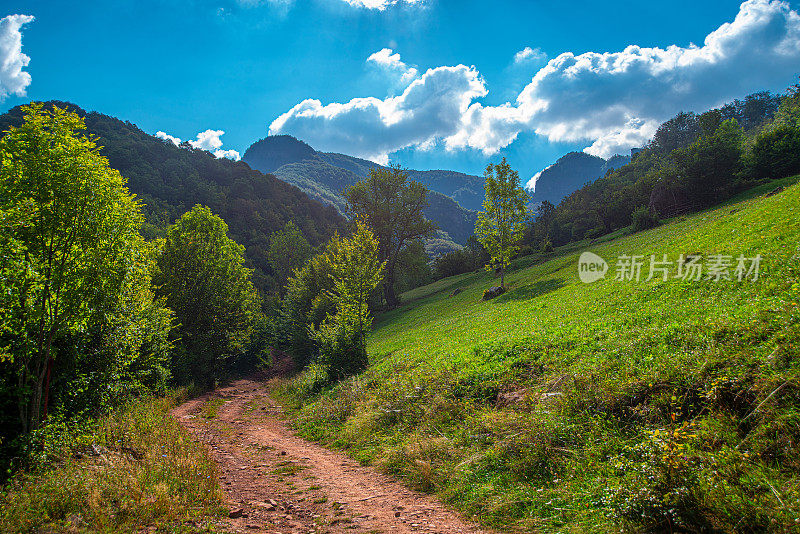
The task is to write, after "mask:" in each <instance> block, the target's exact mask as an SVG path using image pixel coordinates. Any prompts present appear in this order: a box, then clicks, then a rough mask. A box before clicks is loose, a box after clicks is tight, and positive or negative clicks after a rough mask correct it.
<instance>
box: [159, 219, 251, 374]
mask: <svg viewBox="0 0 800 534" xmlns="http://www.w3.org/2000/svg"><path fill="white" fill-rule="evenodd" d="M251 274H252V271H251V270H250V269H247V268H246V267H245V266H244V247H243V246H242V245H239V244H238V243H236V242H235V241H234V240H232V239H230V238H229V237H228V225H226V224H225V221H223V220H222V219H221V218H219V217H217V216H216V215H214V214H213V213H211V210H210V209H208V208H206V207H204V206H195V207H194V208H192V210H191V211H188V212H186V213H185V214H184V215H183V216H182V217H181V218H180V219H178V221H177V222H176V223H175V224H174V225H172V226H171V227H170V228H169V229H168V230H167V237H166V238H165V240H164V245H163V250H162V252H161V255H160V256H159V258H158V272H157V274H156V276H155V277H154V279H153V281H154V282H155V284H156V286H157V287H158V291H159V293H160V294H161V295H163V296H164V297H166V303H167V306H169V308H171V309H172V310H174V311H175V315H176V318H177V320H178V322H179V323H180V326H179V327H178V329H177V335H178V336H179V338H180V339H178V340H177V351H176V352H177V361H176V362H175V368H176V375H177V377H178V379H180V380H183V381H186V382H188V381H192V380H196V381H198V382H201V383H202V384H203V385H206V386H211V385H213V382H214V379H215V378H216V377H217V376H218V375H219V373H220V371H221V370H222V368H223V364H224V363H225V361H226V360H227V359H229V358H232V357H236V356H238V355H240V354H242V353H243V352H244V351H245V350H246V348H247V345H248V343H249V341H250V337H251V335H252V333H253V327H254V324H255V322H256V319H257V315H258V313H259V311H258V308H259V296H258V293H257V292H256V289H255V287H253V283H252V282H251V280H250V277H251Z"/></svg>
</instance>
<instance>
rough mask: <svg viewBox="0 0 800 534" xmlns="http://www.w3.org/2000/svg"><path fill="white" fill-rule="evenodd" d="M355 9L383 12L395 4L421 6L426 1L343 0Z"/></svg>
mask: <svg viewBox="0 0 800 534" xmlns="http://www.w3.org/2000/svg"><path fill="white" fill-rule="evenodd" d="M343 1H344V2H347V3H348V4H350V5H351V6H353V7H362V8H365V9H377V10H378V11H383V10H384V9H386V8H387V7H389V6H393V5H395V4H410V5H414V4H421V3H423V2H424V0H343Z"/></svg>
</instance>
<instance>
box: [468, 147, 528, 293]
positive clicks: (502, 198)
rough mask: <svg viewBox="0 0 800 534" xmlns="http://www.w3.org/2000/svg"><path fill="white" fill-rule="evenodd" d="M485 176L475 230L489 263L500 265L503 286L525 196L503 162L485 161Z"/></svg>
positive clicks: (517, 238) (524, 218)
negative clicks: (480, 207) (486, 163)
mask: <svg viewBox="0 0 800 534" xmlns="http://www.w3.org/2000/svg"><path fill="white" fill-rule="evenodd" d="M484 176H485V177H486V185H485V188H486V200H484V201H483V211H482V212H480V213H478V221H477V222H476V223H475V233H476V234H477V236H478V239H479V240H480V242H481V243H482V244H483V246H484V247H485V248H486V251H487V252H488V253H489V255H490V257H491V262H492V264H494V265H496V266H497V267H499V268H500V287H502V288H504V289H505V273H506V266H507V265H508V262H509V261H510V260H511V258H513V257H514V254H516V252H517V251H518V250H519V247H518V246H517V244H518V243H519V241H520V239H522V235H523V232H524V231H525V221H527V220H528V208H527V206H526V204H527V201H528V195H527V193H525V191H524V190H523V189H522V186H521V185H520V182H519V173H517V171H515V170H513V169H512V168H511V166H510V165H509V164H508V163H507V162H506V158H503V160H502V161H501V162H500V163H499V164H497V165H493V164H491V163H490V164H489V166H488V167H486V172H485V173H484Z"/></svg>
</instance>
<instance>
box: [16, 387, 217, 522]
mask: <svg viewBox="0 0 800 534" xmlns="http://www.w3.org/2000/svg"><path fill="white" fill-rule="evenodd" d="M181 399H185V397H182V396H176V395H172V396H165V397H161V398H155V397H146V398H142V399H139V400H136V401H133V402H130V403H126V404H125V405H124V406H122V407H120V408H119V409H117V410H116V411H115V412H114V413H113V414H110V415H108V416H105V417H101V418H99V419H97V420H94V421H90V422H85V423H84V424H82V425H53V426H52V427H48V428H46V429H45V430H43V431H41V432H37V433H36V434H35V435H34V437H33V440H32V441H33V442H35V443H36V445H37V446H36V452H35V454H34V455H33V458H32V465H30V466H29V469H28V470H27V471H25V472H23V473H20V474H18V475H17V476H15V477H14V478H12V479H11V481H10V482H9V483H8V484H7V485H6V487H5V488H4V489H3V491H2V492H1V493H0V532H4V533H5V532H8V533H17V532H50V531H52V532H64V531H71V532H140V531H142V530H146V529H148V528H151V529H153V530H157V531H171V532H174V531H182V532H201V531H207V529H208V528H210V527H212V526H213V524H214V522H215V521H216V520H218V519H219V518H220V517H222V516H223V513H224V509H223V507H222V493H221V490H220V488H219V485H218V481H217V474H216V468H215V466H214V462H213V461H212V460H211V458H210V457H209V456H208V452H207V450H206V449H205V448H204V447H203V446H202V445H200V444H199V443H197V441H196V440H194V439H193V438H192V437H191V436H189V435H188V434H187V433H186V432H185V431H184V430H183V429H182V428H181V427H180V425H179V424H178V422H177V421H176V420H175V419H173V418H172V417H171V416H170V415H169V413H168V412H169V409H170V408H172V407H173V406H174V405H175V404H176V403H177V402H178V401H180V400H181Z"/></svg>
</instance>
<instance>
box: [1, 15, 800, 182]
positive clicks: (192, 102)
mask: <svg viewBox="0 0 800 534" xmlns="http://www.w3.org/2000/svg"><path fill="white" fill-rule="evenodd" d="M1 8H2V9H1V10H0V18H2V17H6V16H7V15H14V14H17V15H26V16H27V17H16V18H14V17H6V18H5V19H3V21H2V22H0V60H2V62H3V63H2V64H3V65H5V66H4V67H2V70H0V108H2V110H6V109H8V108H10V107H12V106H15V105H18V104H21V103H26V102H28V101H30V100H49V99H58V100H68V101H72V102H74V103H76V104H78V105H80V106H82V107H84V108H86V109H89V110H96V111H100V112H102V113H106V114H109V115H114V116H117V117H119V118H122V119H125V120H130V121H131V122H134V123H136V124H137V125H139V126H140V127H141V128H142V129H143V130H145V131H146V132H149V133H152V134H155V133H156V132H163V135H162V136H163V137H167V135H169V136H173V137H175V138H180V139H183V140H192V141H193V142H194V143H195V144H196V145H197V146H201V147H203V148H207V149H210V150H212V151H219V152H218V153H219V155H220V156H228V157H235V153H234V152H228V151H235V152H239V153H244V150H245V149H246V148H247V147H248V146H249V145H250V144H251V143H252V142H254V141H256V140H257V139H259V138H261V137H264V136H265V135H267V134H268V133H269V132H272V133H290V134H294V135H296V136H298V137H300V138H302V139H304V140H306V141H308V142H309V143H310V144H311V145H312V146H314V147H315V148H318V149H322V150H331V151H338V152H344V153H349V154H353V155H357V156H362V157H368V158H371V159H374V160H376V161H383V162H385V161H392V162H397V163H401V164H403V165H406V166H408V167H412V168H419V169H427V168H448V169H454V170H460V171H463V172H469V173H473V174H481V172H482V169H483V168H484V167H485V165H486V164H487V163H488V162H489V161H495V160H497V159H499V158H500V157H501V156H507V157H508V159H509V161H510V162H511V164H512V165H513V166H514V167H515V168H517V169H518V170H519V171H520V174H521V176H522V178H523V180H524V181H526V180H527V179H528V178H530V177H531V176H533V175H534V174H535V173H536V172H537V171H539V170H541V169H542V168H543V167H545V166H547V165H548V164H550V163H552V162H553V161H555V160H556V159H557V158H558V157H559V156H561V155H563V154H564V153H566V152H568V151H570V150H584V149H586V150H587V151H588V152H590V153H594V154H597V155H600V156H603V157H607V156H609V155H611V154H613V153H615V152H626V151H627V150H629V149H630V147H631V146H637V145H639V144H641V143H643V142H644V141H646V139H647V138H649V137H650V136H651V135H652V132H653V131H654V128H655V127H656V126H657V124H658V123H659V122H661V121H663V120H665V119H666V118H669V117H670V116H672V115H674V114H675V113H676V112H678V111H680V110H684V109H686V110H695V111H703V110H704V109H708V108H709V107H712V106H715V105H718V104H720V103H722V102H724V101H726V100H729V99H731V98H734V97H740V96H744V95H745V94H747V93H749V92H753V91H756V90H762V89H770V90H775V91H782V90H783V89H785V88H786V87H787V86H788V85H789V84H790V83H793V82H794V81H795V80H796V79H797V76H798V74H799V73H800V16H798V14H797V9H798V6H797V3H796V2H780V1H770V0H748V1H747V2H745V3H743V4H742V3H741V2H739V1H716V2H698V1H697V0H693V1H676V2H658V3H654V2H641V1H636V2H633V1H606V2H594V1H573V2H563V1H537V0H527V1H522V0H517V1H511V0H493V1H491V2H489V1H485V0H459V1H455V0H452V1H451V0H415V1H409V0H399V1H397V2H392V1H391V0H261V1H258V0H247V1H245V0H240V1H235V0H229V1H213V0H196V1H185V2H181V1H169V2H168V1H142V0H138V1H121V0H120V1H114V2H88V1H87V2H74V3H73V2H69V3H67V2H58V1H52V2H50V1H38V0H33V1H31V0H25V1H14V0H11V1H9V0H4V2H3V4H2V6H1ZM31 16H32V17H33V19H30V17H31ZM20 43H21V48H20V46H18V45H19V44H20ZM526 49H528V51H526ZM354 99H355V100H354ZM220 131H222V132H224V134H220V133H219V132H220ZM201 132H203V134H201ZM199 134H201V135H199ZM198 135H199V137H198Z"/></svg>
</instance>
